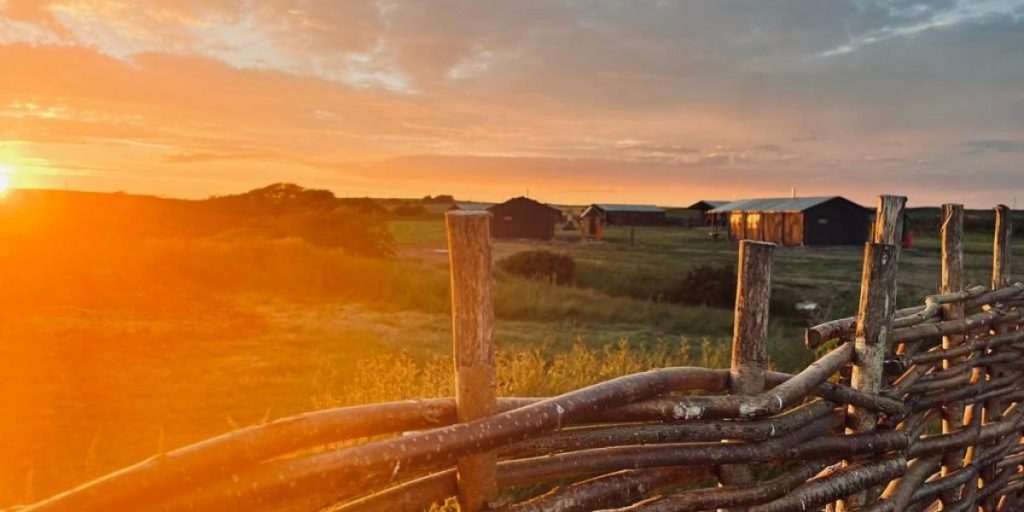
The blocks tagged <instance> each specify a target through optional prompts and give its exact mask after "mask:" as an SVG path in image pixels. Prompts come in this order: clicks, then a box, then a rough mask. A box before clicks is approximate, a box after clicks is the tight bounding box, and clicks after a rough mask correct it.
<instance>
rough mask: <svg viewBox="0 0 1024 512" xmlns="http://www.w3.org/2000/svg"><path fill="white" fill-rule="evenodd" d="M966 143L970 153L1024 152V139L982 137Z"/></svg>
mask: <svg viewBox="0 0 1024 512" xmlns="http://www.w3.org/2000/svg"><path fill="white" fill-rule="evenodd" d="M965 145H966V146H967V150H968V152H969V153H1024V139H980V140H971V141H968V142H967V143H966V144H965Z"/></svg>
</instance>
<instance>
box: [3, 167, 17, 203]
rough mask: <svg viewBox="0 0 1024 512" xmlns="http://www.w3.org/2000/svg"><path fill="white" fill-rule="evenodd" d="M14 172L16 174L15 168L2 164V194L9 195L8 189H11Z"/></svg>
mask: <svg viewBox="0 0 1024 512" xmlns="http://www.w3.org/2000/svg"><path fill="white" fill-rule="evenodd" d="M12 174H14V169H12V168H11V167H10V166H7V165H0V196H4V195H7V191H8V190H10V188H11V175H12Z"/></svg>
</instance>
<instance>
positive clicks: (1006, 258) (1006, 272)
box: [992, 204, 1013, 290]
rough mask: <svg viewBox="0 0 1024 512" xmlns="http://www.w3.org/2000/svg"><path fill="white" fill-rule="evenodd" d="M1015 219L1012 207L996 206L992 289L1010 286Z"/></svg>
mask: <svg viewBox="0 0 1024 512" xmlns="http://www.w3.org/2000/svg"><path fill="white" fill-rule="evenodd" d="M1012 231H1013V220H1012V219H1011V218H1010V208H1009V207H1007V206H1006V205H1005V204H1001V205H999V206H996V234H995V240H994V242H993V245H992V289H993V290H995V289H998V288H1004V287H1007V286H1010V236H1011V235H1012Z"/></svg>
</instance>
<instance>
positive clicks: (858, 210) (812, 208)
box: [708, 196, 872, 246]
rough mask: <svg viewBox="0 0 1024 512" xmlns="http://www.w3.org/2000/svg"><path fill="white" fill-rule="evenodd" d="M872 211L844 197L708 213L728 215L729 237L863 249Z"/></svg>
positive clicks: (773, 201) (770, 201) (752, 202)
mask: <svg viewBox="0 0 1024 512" xmlns="http://www.w3.org/2000/svg"><path fill="white" fill-rule="evenodd" d="M871 212H872V210H870V209H868V208H865V207H863V206H861V205H859V204H857V203H854V202H853V201H850V200H849V199H846V198H843V197H840V196H827V197H787V198H762V199H743V200H740V201H733V202H731V203H728V204H725V205H722V206H719V207H717V208H713V209H711V210H708V214H712V215H728V218H729V235H730V236H731V237H732V238H733V239H736V240H760V241H765V242H773V243H776V244H780V245H798V246H826V245H860V244H863V243H864V242H867V240H868V233H869V229H870V225H869V224H870V220H871Z"/></svg>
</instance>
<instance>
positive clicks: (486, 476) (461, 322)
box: [445, 211, 497, 512]
mask: <svg viewBox="0 0 1024 512" xmlns="http://www.w3.org/2000/svg"><path fill="white" fill-rule="evenodd" d="M445 224H446V227H447V231H448V254H449V260H450V262H451V287H452V334H453V338H454V347H453V352H454V355H455V401H456V409H457V415H458V420H459V421H460V422H466V421H471V420H474V419H477V418H481V417H485V416H490V415H492V414H495V413H496V412H497V398H496V396H495V376H494V373H495V372H494V342H493V339H492V337H493V331H494V303H493V298H492V296H491V214H490V213H488V212H479V211H451V212H448V213H446V214H445ZM496 473H497V457H496V455H495V454H494V453H493V452H490V453H482V454H478V455H472V456H469V457H463V458H461V459H459V461H458V492H459V505H460V507H461V510H463V511H465V512H477V511H479V510H483V509H484V508H486V507H487V504H488V502H489V501H490V500H492V499H494V496H495V495H496V494H497V479H496Z"/></svg>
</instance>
